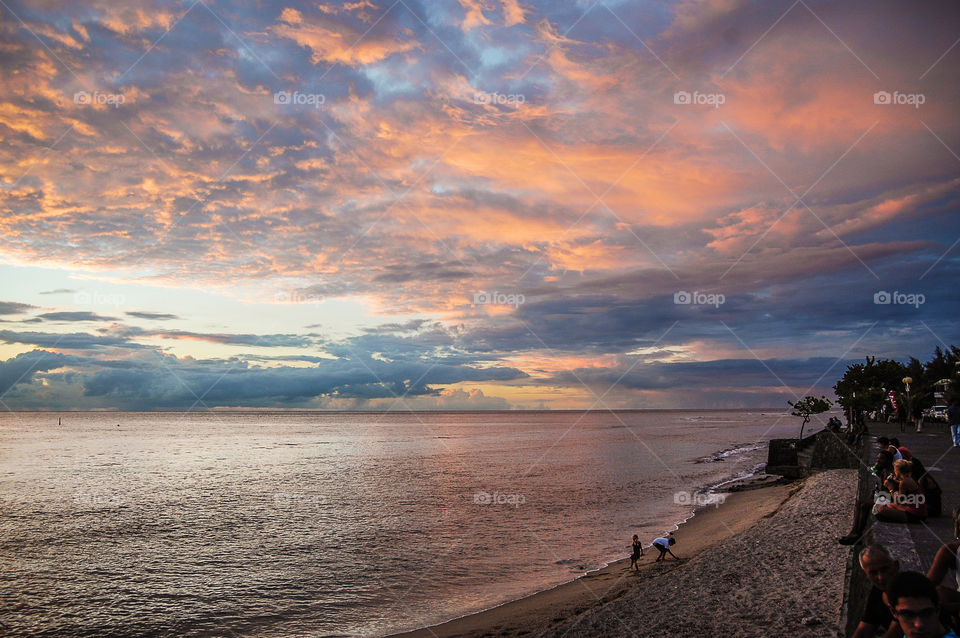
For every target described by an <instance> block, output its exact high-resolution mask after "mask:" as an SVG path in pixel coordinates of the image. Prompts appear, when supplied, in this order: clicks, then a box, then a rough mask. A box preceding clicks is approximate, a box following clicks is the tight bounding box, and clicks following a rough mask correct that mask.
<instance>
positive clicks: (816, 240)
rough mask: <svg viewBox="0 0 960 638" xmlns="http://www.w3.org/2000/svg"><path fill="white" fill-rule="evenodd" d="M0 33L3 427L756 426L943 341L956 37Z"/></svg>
mask: <svg viewBox="0 0 960 638" xmlns="http://www.w3.org/2000/svg"><path fill="white" fill-rule="evenodd" d="M0 29H2V36H0V58H2V64H0V82H2V90H0V138H2V144H0V208H2V214H0V224H2V226H3V240H4V241H3V244H2V249H0V282H2V284H0V286H2V288H0V324H2V325H0V407H2V408H4V409H10V410H19V409H45V408H49V409H56V410H61V409H122V410H127V409H201V410H202V409H212V408H217V407H284V408H324V409H391V410H397V409H436V408H450V409H460V408H478V409H488V408H552V409H573V408H591V407H593V408H665V407H701V408H710V407H757V406H780V407H786V401H787V400H793V399H795V398H797V397H799V396H802V395H804V394H817V395H819V394H828V395H830V396H832V390H830V388H831V386H832V385H833V384H834V383H835V382H836V380H837V378H838V377H839V376H840V375H841V374H842V373H843V370H844V368H845V366H846V365H847V364H849V363H850V362H853V361H857V360H862V359H863V357H864V356H866V355H876V356H879V357H891V358H897V359H905V358H907V357H910V356H916V357H918V358H920V359H924V360H925V359H927V358H929V356H930V355H931V353H932V352H933V349H934V348H935V347H936V346H938V345H939V346H941V347H944V346H946V345H947V344H960V334H958V329H957V326H958V320H957V319H958V314H960V303H958V301H960V299H958V290H960V286H958V285H957V282H958V275H960V246H958V242H960V215H958V214H957V213H958V209H960V188H958V187H960V117H958V114H960V103H958V97H960V7H958V5H957V4H956V3H955V2H920V3H911V2H903V1H902V0H897V1H896V2H882V1H873V0H871V1H869V2H866V1H863V2H842V3H837V2H822V1H813V0H809V1H805V0H797V1H796V2H793V3H790V2H782V3H781V2H746V1H740V0H707V1H703V2H693V1H679V2H666V1H663V2H618V1H615V0H603V1H593V0H590V1H578V0H564V1H555V2H533V1H524V0H436V1H434V0H431V1H422V2H418V1H416V0H396V1H391V0H386V1H384V2H379V1H376V2H375V1H371V0H359V1H356V2H339V3H335V2H323V1H313V2H243V1H219V0H202V1H196V2H195V1H193V0H188V1H186V2H164V1H160V0H156V1H148V0H142V1H140V0H130V1H125V2H113V1H106V0H76V1H71V2H68V3H64V2H61V1H55V0H34V1H30V2H22V1H18V0H2V1H0ZM886 302H889V303H886Z"/></svg>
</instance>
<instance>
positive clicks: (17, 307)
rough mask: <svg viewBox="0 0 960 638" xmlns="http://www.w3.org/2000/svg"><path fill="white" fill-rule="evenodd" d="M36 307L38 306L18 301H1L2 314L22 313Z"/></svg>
mask: <svg viewBox="0 0 960 638" xmlns="http://www.w3.org/2000/svg"><path fill="white" fill-rule="evenodd" d="M34 308H36V306H31V305H30V304H26V303H20V302H17V301H0V315H21V314H23V313H25V312H28V311H30V310H33V309H34Z"/></svg>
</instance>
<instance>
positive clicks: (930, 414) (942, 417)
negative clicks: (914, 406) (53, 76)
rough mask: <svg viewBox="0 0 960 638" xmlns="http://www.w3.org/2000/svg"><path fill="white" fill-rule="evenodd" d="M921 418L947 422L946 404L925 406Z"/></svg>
mask: <svg viewBox="0 0 960 638" xmlns="http://www.w3.org/2000/svg"><path fill="white" fill-rule="evenodd" d="M923 420H924V421H938V422H942V423H946V422H947V406H945V405H935V406H933V407H932V408H927V409H926V410H924V411H923Z"/></svg>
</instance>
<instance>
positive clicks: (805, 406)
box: [787, 396, 833, 440]
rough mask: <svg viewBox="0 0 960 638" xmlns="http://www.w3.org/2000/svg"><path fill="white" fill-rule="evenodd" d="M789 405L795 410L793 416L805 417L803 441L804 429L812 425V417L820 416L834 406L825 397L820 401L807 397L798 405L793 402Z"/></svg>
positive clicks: (801, 432)
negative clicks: (809, 424)
mask: <svg viewBox="0 0 960 638" xmlns="http://www.w3.org/2000/svg"><path fill="white" fill-rule="evenodd" d="M787 404H789V405H790V407H791V408H793V412H791V413H790V414H792V415H793V416H801V417H803V423H801V424H800V439H801V440H802V439H803V427H804V426H805V425H806V424H807V423H810V417H811V416H812V415H814V414H820V413H821V412H826V411H827V410H829V409H830V406H832V405H833V401H831V400H830V399H828V398H827V397H825V396H821V397H820V398H819V399H818V398H817V397H811V396H805V397H803V398H802V399H800V400H799V401H797V402H796V403H794V402H793V401H787Z"/></svg>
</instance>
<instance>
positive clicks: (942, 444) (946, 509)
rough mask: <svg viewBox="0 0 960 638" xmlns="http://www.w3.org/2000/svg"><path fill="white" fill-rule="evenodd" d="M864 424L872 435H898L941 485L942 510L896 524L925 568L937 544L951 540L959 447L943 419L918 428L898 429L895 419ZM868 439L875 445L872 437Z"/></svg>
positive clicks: (959, 498)
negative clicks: (920, 519) (913, 521)
mask: <svg viewBox="0 0 960 638" xmlns="http://www.w3.org/2000/svg"><path fill="white" fill-rule="evenodd" d="M868 428H869V429H870V434H872V435H873V436H874V437H876V436H886V437H894V436H895V437H897V438H898V439H900V445H904V446H906V447H907V448H908V449H909V450H910V451H911V452H913V453H914V455H915V456H916V457H917V458H919V459H920V460H921V461H922V462H923V465H924V467H926V468H927V471H928V472H930V475H931V476H933V478H935V479H936V481H937V482H938V483H939V484H940V487H941V488H943V513H942V514H941V515H940V516H939V517H937V518H933V517H931V518H928V519H927V520H926V521H924V522H923V523H920V524H915V525H906V526H904V525H900V526H899V527H905V528H906V530H907V531H908V532H909V536H910V539H911V540H912V541H913V545H914V549H915V550H916V552H917V556H918V557H919V559H920V565H921V566H922V570H923V571H924V572H926V571H927V570H928V569H930V565H931V564H932V563H933V558H934V556H935V555H936V553H937V550H938V549H940V546H941V545H943V544H945V543H948V542H952V541H954V540H955V539H954V537H953V524H952V522H951V518H952V514H953V509H954V508H955V507H957V506H960V447H956V448H955V447H953V444H952V442H951V440H950V428H949V426H947V425H946V424H945V423H925V424H924V425H923V431H922V432H916V431H914V430H913V429H912V428H910V427H907V428H906V430H905V431H904V432H903V433H901V432H900V428H899V426H898V425H897V424H896V423H870V424H868ZM872 443H873V445H874V449H877V446H876V439H873V441H872ZM872 457H876V454H875V453H874V454H873V455H872ZM887 525H890V526H892V525H893V524H887ZM904 536H905V535H904Z"/></svg>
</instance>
